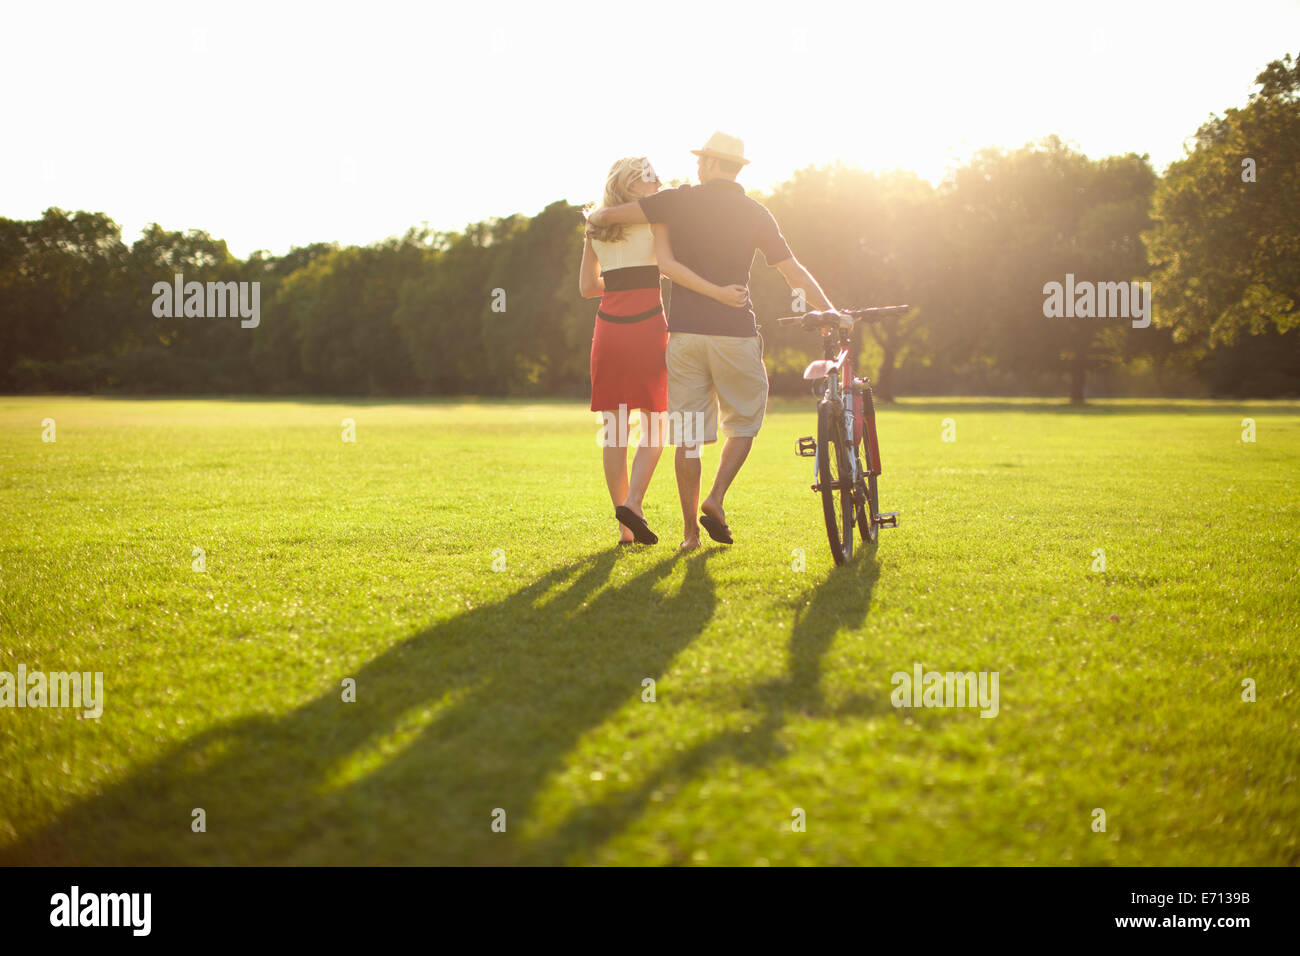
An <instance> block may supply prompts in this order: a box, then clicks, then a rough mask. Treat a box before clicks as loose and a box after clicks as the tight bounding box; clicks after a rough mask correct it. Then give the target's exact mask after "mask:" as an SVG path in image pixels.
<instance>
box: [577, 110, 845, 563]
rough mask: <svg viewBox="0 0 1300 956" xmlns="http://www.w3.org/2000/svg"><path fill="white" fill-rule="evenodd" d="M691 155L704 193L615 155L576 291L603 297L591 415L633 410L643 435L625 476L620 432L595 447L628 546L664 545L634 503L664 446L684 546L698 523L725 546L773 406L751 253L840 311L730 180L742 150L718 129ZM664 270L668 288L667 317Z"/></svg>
mask: <svg viewBox="0 0 1300 956" xmlns="http://www.w3.org/2000/svg"><path fill="white" fill-rule="evenodd" d="M691 152H692V153H694V154H695V155H696V156H697V157H698V159H699V161H698V165H697V170H698V174H699V180H700V184H699V185H698V186H681V187H679V188H677V189H666V190H663V191H660V182H659V178H658V176H656V175H655V171H654V169H653V168H652V167H651V166H650V163H649V161H648V160H646V159H645V157H640V158H629V159H620V160H619V161H618V162H616V163H615V164H614V165H613V167H612V168H611V169H610V171H609V176H608V178H607V179H606V181H605V193H604V196H603V199H602V201H601V204H600V206H599V207H598V208H596V209H594V210H592V212H591V213H590V215H589V216H588V218H587V236H586V241H585V243H584V245H583V250H582V267H581V270H580V273H579V285H580V289H581V292H582V295H583V296H585V297H587V298H596V297H600V306H599V307H598V308H597V310H596V329H595V333H594V334H593V336H592V340H591V410H592V411H595V412H605V413H614V414H622V415H626V414H627V412H628V410H630V409H640V410H641V428H642V431H643V438H642V441H641V442H640V443H639V447H638V448H637V450H636V453H635V454H634V455H633V458H632V470H631V476H630V478H629V474H628V466H627V439H626V431H627V430H626V429H625V428H624V429H620V430H619V431H620V433H621V434H620V437H619V439H618V440H616V441H613V442H610V441H606V443H605V447H604V449H603V455H604V467H605V483H606V484H607V485H608V487H609V494H610V498H611V499H612V500H613V502H614V505H615V517H616V518H617V519H618V521H619V534H620V539H619V540H620V543H623V544H627V543H631V542H633V541H637V542H640V543H642V544H655V543H656V542H658V540H659V538H658V536H657V535H655V533H654V532H653V531H651V530H650V528H649V526H648V525H647V524H646V520H645V514H644V512H643V511H642V501H643V499H644V498H645V493H646V489H647V488H648V487H649V485H650V478H651V477H652V476H653V474H654V470H655V466H656V465H657V464H658V463H659V455H660V453H661V452H662V450H663V448H664V445H665V444H671V445H674V446H676V448H677V452H676V458H675V465H676V472H677V491H678V494H679V496H680V498H681V505H682V518H683V527H684V531H683V535H682V543H681V547H682V548H698V547H699V546H700V527H701V526H703V527H704V530H705V531H706V532H707V533H708V535H709V537H710V538H712V539H713V540H714V541H718V542H721V543H723V544H731V543H732V536H731V529H730V527H729V526H728V525H727V514H726V510H725V508H724V501H725V499H726V495H727V490H728V489H729V488H730V487H731V483H732V481H734V480H735V477H736V475H737V473H738V472H739V471H740V467H741V465H743V464H744V462H745V458H746V457H748V455H749V451H750V448H752V447H753V444H754V437H755V436H756V435H757V434H758V431H759V428H760V427H761V426H762V424H763V415H764V412H765V411H766V410H767V370H766V369H765V368H764V366H763V344H762V339H761V338H760V337H759V334H758V326H757V323H756V322H755V321H754V310H753V307H752V305H751V303H750V300H749V289H748V286H749V268H750V265H751V263H752V262H753V259H754V250H755V249H757V250H759V251H761V252H762V253H763V259H764V261H765V262H766V263H767V264H768V265H769V266H774V267H775V268H776V269H777V270H779V271H780V273H781V275H782V276H783V277H784V278H785V281H786V282H787V283H788V284H789V286H790V288H791V289H792V290H795V291H801V292H802V294H803V297H804V299H805V300H806V301H807V302H808V303H810V304H811V305H812V307H814V308H817V309H834V306H832V305H831V303H830V300H829V299H827V298H826V296H825V294H824V293H823V292H822V290H821V287H820V286H818V285H817V281H816V280H815V279H814V278H813V277H812V276H811V275H810V274H809V273H808V271H807V270H806V269H805V268H804V267H803V266H802V265H800V264H799V261H798V260H797V259H796V258H795V257H794V255H793V253H791V251H790V247H789V245H787V244H786V241H785V237H783V236H782V235H781V230H780V228H779V227H778V226H777V224H776V220H775V219H773V218H772V214H771V213H769V212H768V211H767V210H766V209H765V208H764V207H763V206H762V205H761V204H759V203H757V202H755V201H754V200H753V199H750V198H749V197H748V196H746V195H745V190H744V188H743V187H742V186H741V185H740V184H739V183H738V182H736V177H737V176H738V175H739V174H740V170H741V168H742V167H744V166H745V165H746V164H748V162H749V160H748V159H746V158H745V155H744V143H742V142H741V141H740V140H739V139H736V138H735V137H732V136H727V135H725V134H723V133H714V134H713V136H711V137H710V138H709V141H708V142H707V143H705V145H704V147H703V148H702V149H696V150H692V151H691ZM661 273H662V274H663V275H665V276H667V277H668V278H669V279H670V280H671V281H672V283H673V294H672V302H671V310H670V312H669V314H668V316H667V320H666V321H665V317H664V308H663V301H662V299H661V298H660V295H659V276H660V274H661ZM664 412H667V415H665V414H664ZM719 419H720V420H721V424H722V432H723V434H724V435H725V436H726V439H727V440H726V442H725V444H724V445H723V447H722V456H721V458H720V459H719V461H718V472H717V475H716V476H715V477H714V480H713V487H712V489H711V490H710V491H709V494H708V497H706V498H705V499H704V501H702V502H701V501H700V500H699V499H700V477H701V470H702V469H701V461H700V451H699V446H700V445H701V444H711V443H713V442H716V441H717V440H718V424H719ZM692 426H696V427H692ZM607 434H608V431H607ZM647 439H648V440H647ZM620 442H621V444H620ZM697 514H698V515H699V517H698V518H697V517H696V515H697Z"/></svg>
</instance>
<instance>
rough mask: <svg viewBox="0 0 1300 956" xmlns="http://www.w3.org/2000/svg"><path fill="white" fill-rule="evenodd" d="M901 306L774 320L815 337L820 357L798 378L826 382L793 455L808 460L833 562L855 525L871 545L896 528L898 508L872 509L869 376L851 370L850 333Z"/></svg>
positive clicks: (875, 459)
mask: <svg viewBox="0 0 1300 956" xmlns="http://www.w3.org/2000/svg"><path fill="white" fill-rule="evenodd" d="M908 309H909V306H905V305H891V306H881V307H876V308H870V309H849V310H847V311H844V312H831V311H828V312H808V313H803V314H800V315H788V316H783V317H781V318H778V319H777V322H778V323H780V324H781V325H786V326H790V325H798V326H802V327H803V328H804V329H805V330H806V331H809V332H813V331H816V332H819V333H820V334H821V337H822V358H820V359H818V360H817V361H815V362H811V363H809V365H808V367H807V368H806V369H804V373H803V377H804V378H805V379H806V380H809V381H813V382H821V381H823V380H824V381H825V383H826V384H825V386H823V387H822V396H821V402H820V403H819V405H818V412H817V436H816V438H813V437H812V436H808V437H804V438H799V439H797V440H796V442H795V446H796V447H795V454H796V455H798V456H799V457H801V458H814V459H816V460H815V461H814V462H813V485H812V490H813V491H815V492H818V493H820V494H821V496H822V510H823V515H824V517H825V519H826V534H827V537H828V539H829V541H830V546H831V555H832V557H834V559H835V563H836V564H843V563H844V562H845V561H847V560H849V559H851V558H852V556H853V526H854V525H855V524H856V525H857V529H858V531H859V532H860V534H861V535H862V540H863V541H864V542H866V541H870V542H871V543H872V544H873V545H874V544H875V542H876V538H877V534H878V531H879V529H880V528H897V527H898V512H896V511H886V512H882V511H880V510H879V508H880V498H879V492H878V490H877V487H876V477H877V476H878V475H879V474H880V443H879V440H878V439H877V437H876V413H875V402H874V401H873V400H872V395H871V381H870V379H867V378H858V377H856V376H855V375H854V374H853V332H852V330H853V327H854V325H855V324H856V323H858V322H861V321H863V320H866V319H880V318H884V317H886V316H894V315H901V314H903V313H905V312H906V311H907V310H908ZM816 390H817V389H816V387H814V392H815V391H816ZM863 449H865V451H864V450H863ZM832 453H833V455H834V458H832ZM832 461H834V462H835V464H833V465H832ZM823 466H824V467H823ZM832 472H833V473H832ZM836 495H838V497H839V502H838V504H837V503H836V501H835V497H836Z"/></svg>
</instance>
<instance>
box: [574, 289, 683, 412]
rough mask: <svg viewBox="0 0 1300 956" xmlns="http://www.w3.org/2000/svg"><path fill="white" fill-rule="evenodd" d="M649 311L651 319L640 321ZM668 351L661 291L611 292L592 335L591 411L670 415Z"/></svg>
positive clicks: (605, 296)
mask: <svg viewBox="0 0 1300 956" xmlns="http://www.w3.org/2000/svg"><path fill="white" fill-rule="evenodd" d="M646 312H650V313H652V314H650V315H648V316H645V317H644V318H638V316H641V315H644V313H646ZM599 313H604V316H611V317H612V318H606V317H604V316H602V315H601V314H599ZM620 320H621V321H620ZM667 348H668V322H667V321H666V320H665V319H664V313H663V300H662V299H661V298H660V296H659V290H658V289H657V288H656V289H627V290H624V291H622V292H606V293H605V294H604V295H603V296H602V297H601V300H600V309H599V312H598V314H597V315H596V330H595V332H594V333H593V334H592V336H591V410H592V411H593V412H605V411H610V412H616V411H618V408H619V406H620V405H625V406H627V409H628V411H631V410H632V409H634V408H645V409H648V410H650V411H652V412H666V411H667V410H668V367H667V365H665V364H664V351H665V350H666V349H667Z"/></svg>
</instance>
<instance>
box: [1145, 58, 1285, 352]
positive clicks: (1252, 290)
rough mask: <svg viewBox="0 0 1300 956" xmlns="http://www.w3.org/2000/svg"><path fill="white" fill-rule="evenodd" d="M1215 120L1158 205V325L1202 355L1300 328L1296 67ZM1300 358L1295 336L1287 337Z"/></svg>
mask: <svg viewBox="0 0 1300 956" xmlns="http://www.w3.org/2000/svg"><path fill="white" fill-rule="evenodd" d="M1255 82H1256V83H1257V84H1258V86H1259V89H1257V90H1255V91H1254V92H1253V93H1252V94H1251V96H1250V99H1249V102H1248V103H1247V104H1246V106H1244V107H1242V108H1241V109H1229V110H1228V111H1227V112H1226V113H1225V114H1224V115H1223V116H1221V117H1220V116H1215V117H1212V118H1211V119H1210V120H1209V121H1208V122H1206V123H1205V124H1204V125H1203V126H1201V128H1200V129H1199V130H1197V132H1196V138H1195V140H1194V142H1193V145H1192V147H1191V150H1190V152H1189V154H1188V155H1187V156H1186V157H1184V158H1183V159H1181V160H1179V161H1178V162H1176V163H1173V164H1172V165H1171V166H1170V167H1169V169H1168V171H1167V172H1166V173H1165V176H1164V178H1163V180H1162V181H1161V182H1160V185H1159V188H1158V189H1157V190H1156V193H1155V197H1154V211H1153V218H1154V220H1155V225H1154V227H1153V228H1152V229H1151V230H1150V231H1148V232H1147V233H1146V234H1145V236H1144V238H1145V240H1146V244H1147V248H1148V250H1149V255H1150V258H1151V260H1152V263H1153V265H1154V270H1153V272H1152V274H1151V278H1152V282H1153V283H1154V293H1155V301H1156V306H1155V310H1154V316H1155V321H1156V322H1157V323H1159V324H1161V325H1164V326H1167V327H1170V328H1172V329H1173V330H1174V337H1175V340H1176V341H1178V342H1180V343H1189V344H1191V345H1193V346H1199V347H1202V348H1204V347H1214V346H1217V345H1220V344H1222V343H1231V342H1234V341H1235V340H1236V339H1237V337H1238V336H1239V335H1240V334H1241V333H1242V332H1243V331H1245V332H1248V333H1250V334H1259V333H1261V332H1263V331H1265V330H1266V329H1268V328H1273V329H1276V330H1277V331H1279V332H1286V331H1288V330H1289V329H1293V328H1295V326H1296V325H1297V324H1298V323H1300V58H1296V59H1292V57H1291V56H1289V55H1288V56H1286V57H1284V58H1283V59H1281V60H1274V61H1273V62H1272V63H1270V64H1269V65H1268V66H1267V67H1266V68H1265V69H1264V71H1263V72H1262V73H1260V74H1259V76H1258V77H1257V78H1256V80H1255ZM1288 338H1289V339H1290V342H1291V345H1290V348H1292V349H1295V348H1296V347H1297V342H1296V338H1295V336H1289V337H1288Z"/></svg>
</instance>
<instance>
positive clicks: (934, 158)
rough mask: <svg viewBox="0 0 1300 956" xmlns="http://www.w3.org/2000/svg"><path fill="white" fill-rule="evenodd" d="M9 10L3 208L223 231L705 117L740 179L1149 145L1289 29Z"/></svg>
mask: <svg viewBox="0 0 1300 956" xmlns="http://www.w3.org/2000/svg"><path fill="white" fill-rule="evenodd" d="M0 23H2V24H3V28H2V30H0V90H2V91H3V92H0V97H2V99H0V102H2V103H3V119H2V120H0V130H2V131H3V137H4V143H3V147H4V148H3V149H0V216H6V217H9V218H14V219H31V218H36V217H38V216H39V215H40V214H41V212H42V211H43V210H44V209H45V208H47V207H48V206H60V207H62V208H64V209H69V210H72V209H86V210H91V211H99V212H105V213H107V214H108V215H110V216H111V217H113V219H114V220H116V221H117V222H118V223H119V224H121V225H122V227H123V235H124V238H125V239H126V240H127V241H128V242H131V241H133V240H134V239H135V238H136V237H137V236H138V235H139V231H140V229H141V228H143V227H144V226H145V224H147V223H149V222H152V221H156V222H159V223H161V224H162V225H163V226H164V227H165V228H168V229H190V228H199V229H204V230H207V231H208V232H209V233H211V234H212V235H213V236H215V237H217V238H221V239H225V240H226V241H227V242H228V243H229V246H230V249H231V251H232V252H233V253H235V254H236V255H238V256H241V257H242V256H246V255H248V254H249V253H250V252H252V251H253V250H254V249H269V250H271V251H272V252H275V253H283V252H287V251H288V249H289V247H290V246H292V245H305V244H307V243H309V242H313V241H328V240H336V241H339V242H342V243H358V244H364V243H368V242H373V241H376V240H379V239H382V238H384V237H386V236H389V235H396V234H400V233H402V232H404V231H405V230H406V229H407V228H408V227H409V226H412V225H418V224H419V223H420V222H421V221H425V220H427V221H428V223H429V224H430V225H431V226H432V227H434V228H437V229H447V230H451V229H460V228H461V227H463V226H464V225H465V224H466V223H468V222H472V221H476V220H480V219H487V218H489V217H493V216H505V215H509V214H510V213H514V212H519V213H524V214H527V215H533V214H535V213H537V212H538V211H540V210H541V209H542V208H543V207H544V206H545V205H547V204H548V203H550V202H553V201H555V200H557V199H567V200H569V201H571V202H574V203H581V202H587V201H590V200H593V199H597V198H599V193H600V190H601V189H602V187H603V184H604V177H605V173H606V171H607V170H608V168H609V166H610V164H611V163H612V162H613V161H614V160H615V159H617V158H618V157H620V156H625V155H648V156H649V157H650V159H651V161H652V162H653V163H654V165H655V167H656V169H657V170H658V171H659V173H660V175H661V176H663V177H664V178H673V177H681V178H693V176H694V169H695V158H694V157H693V156H691V155H690V152H689V150H691V149H693V148H697V147H699V146H701V145H702V144H703V142H704V140H705V139H706V138H707V137H708V136H709V134H710V133H711V132H713V130H715V129H721V130H723V131H725V132H729V133H731V134H733V135H736V136H740V137H741V138H743V139H744V140H745V145H746V153H747V154H748V155H749V157H750V158H751V159H752V163H751V165H749V166H748V167H746V170H745V172H744V174H742V177H741V182H742V183H744V184H745V185H746V186H747V187H749V188H766V187H767V186H769V185H772V184H775V183H777V182H780V181H781V180H783V179H785V178H786V177H788V176H789V175H790V174H791V173H792V172H793V171H794V170H796V169H799V168H801V167H804V166H808V165H810V164H814V163H816V164H821V163H827V162H830V161H832V160H835V159H843V160H844V161H846V162H850V163H855V164H857V165H859V166H862V167H864V168H867V169H890V168H904V169H912V170H915V171H916V172H918V173H919V174H921V175H922V176H924V177H925V178H927V179H930V180H931V181H933V182H938V180H939V179H940V178H941V177H942V176H943V173H944V171H945V169H946V168H947V167H948V166H949V165H951V164H953V163H955V162H959V161H961V160H962V159H964V158H965V157H966V156H967V155H969V153H970V152H971V151H972V150H974V149H977V148H980V147H983V146H993V145H997V146H1007V147H1015V146H1020V145H1022V144H1024V143H1025V142H1027V141H1029V140H1031V139H1037V138H1040V137H1042V136H1046V135H1048V134H1051V133H1057V134H1059V135H1060V136H1062V137H1063V138H1064V139H1066V140H1067V141H1071V142H1073V143H1074V144H1075V145H1076V146H1077V147H1079V148H1081V149H1082V150H1083V151H1084V152H1086V153H1087V154H1088V155H1089V156H1094V157H1096V156H1102V155H1106V154H1110V153H1125V152H1130V151H1132V152H1137V153H1149V154H1150V155H1151V158H1152V161H1153V162H1154V163H1155V165H1156V167H1157V169H1161V168H1163V167H1164V166H1165V165H1166V164H1167V163H1169V162H1170V161H1172V160H1174V159H1177V158H1178V157H1180V156H1181V155H1182V151H1183V142H1184V141H1185V140H1188V139H1189V138H1190V137H1191V136H1192V134H1193V133H1194V132H1195V131H1196V128H1197V126H1199V125H1200V124H1201V123H1202V122H1203V121H1204V120H1205V119H1206V118H1207V117H1208V116H1209V115H1210V113H1212V112H1220V113H1221V112H1222V111H1223V110H1225V109H1227V108H1228V107H1232V106H1240V105H1242V104H1244V103H1245V101H1246V99H1247V97H1248V95H1249V93H1250V91H1251V89H1252V86H1253V82H1252V81H1253V80H1254V77H1255V76H1256V75H1257V74H1258V73H1259V71H1260V70H1262V69H1263V68H1264V66H1265V65H1266V64H1267V63H1268V62H1269V61H1270V60H1273V59H1277V58H1280V57H1281V56H1282V55H1283V54H1285V53H1288V52H1290V53H1292V54H1295V53H1296V52H1297V51H1300V0H1255V2H1249V3H1222V2H1203V0H1174V2H1164V0H1162V2H1144V0H1127V2H1113V0H1097V2H1086V3H1076V4H1069V5H1057V4H1053V3H1046V2H1025V3H996V2H993V3H980V2H975V0H965V2H952V3H948V2H943V3H939V2H932V3H927V2H915V3H909V2H899V0H893V2H889V3H881V2H877V0H849V2H823V0H797V2H791V3H784V4H777V3H765V2H762V0H758V2H753V3H747V4H740V3H732V2H726V3H720V2H717V0H691V2H678V0H660V2H656V0H645V2H643V0H630V2H618V0H601V2H587V0H553V2H545V0H528V2H525V0H509V2H498V0H457V2H455V3H443V2H434V3H389V2H380V0H369V2H365V3H352V4H334V3H326V2H315V3H284V2H274V0H263V2H262V3H242V2H226V3H221V4H202V5H198V4H193V5H191V4H183V3H176V2H168V3H151V2H134V0H123V2H115V3H107V2H94V3H67V2H58V0H51V2H34V3H19V2H16V0H4V9H3V15H2V16H0Z"/></svg>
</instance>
